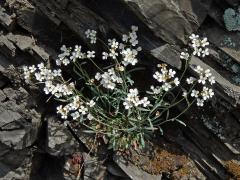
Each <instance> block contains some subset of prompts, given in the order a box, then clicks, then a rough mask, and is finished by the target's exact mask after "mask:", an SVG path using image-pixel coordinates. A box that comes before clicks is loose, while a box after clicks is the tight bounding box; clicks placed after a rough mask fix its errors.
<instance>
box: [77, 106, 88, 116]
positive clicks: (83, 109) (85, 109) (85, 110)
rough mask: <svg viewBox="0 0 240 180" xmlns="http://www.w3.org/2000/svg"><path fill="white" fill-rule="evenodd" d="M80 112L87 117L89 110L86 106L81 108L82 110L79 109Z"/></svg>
mask: <svg viewBox="0 0 240 180" xmlns="http://www.w3.org/2000/svg"><path fill="white" fill-rule="evenodd" d="M78 111H79V112H80V113H81V114H82V115H85V114H87V111H88V109H87V108H86V107H84V106H80V108H79V109H78Z"/></svg>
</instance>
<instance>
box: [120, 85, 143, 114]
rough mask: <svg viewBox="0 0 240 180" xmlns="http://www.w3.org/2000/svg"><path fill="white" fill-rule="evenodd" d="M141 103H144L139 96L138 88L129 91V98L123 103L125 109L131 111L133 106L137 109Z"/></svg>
mask: <svg viewBox="0 0 240 180" xmlns="http://www.w3.org/2000/svg"><path fill="white" fill-rule="evenodd" d="M145 100H146V99H145ZM141 103H142V102H141V101H140V99H139V96H138V90H137V89H136V88H135V89H129V93H128V94H127V97H126V98H125V101H124V102H123V105H124V106H125V109H129V108H131V107H133V106H135V107H137V106H139V105H140V104H141Z"/></svg>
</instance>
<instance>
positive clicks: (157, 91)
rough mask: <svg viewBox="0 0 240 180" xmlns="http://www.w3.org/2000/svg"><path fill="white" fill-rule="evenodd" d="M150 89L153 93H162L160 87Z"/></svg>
mask: <svg viewBox="0 0 240 180" xmlns="http://www.w3.org/2000/svg"><path fill="white" fill-rule="evenodd" d="M150 89H151V90H152V91H153V93H154V94H160V93H161V92H162V91H161V88H160V87H159V86H157V87H154V86H151V87H150Z"/></svg>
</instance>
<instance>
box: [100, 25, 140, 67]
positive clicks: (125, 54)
mask: <svg viewBox="0 0 240 180" xmlns="http://www.w3.org/2000/svg"><path fill="white" fill-rule="evenodd" d="M131 30H132V31H131V32H129V34H128V35H127V34H124V35H123V36H122V43H119V42H117V40H116V39H109V40H108V46H109V52H103V53H102V59H103V60H105V59H108V58H112V59H114V60H116V59H117V57H119V55H121V56H122V61H121V63H122V65H124V66H127V65H129V64H131V65H133V66H134V65H136V63H137V62H138V59H137V55H138V51H141V47H137V48H134V47H136V46H137V44H138V40H137V31H138V28H137V27H136V26H132V27H131Z"/></svg>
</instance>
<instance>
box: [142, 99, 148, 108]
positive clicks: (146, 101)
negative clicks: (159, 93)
mask: <svg viewBox="0 0 240 180" xmlns="http://www.w3.org/2000/svg"><path fill="white" fill-rule="evenodd" d="M141 104H142V105H143V107H147V106H148V105H150V101H149V100H148V98H147V97H144V98H143V99H142V100H141Z"/></svg>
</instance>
